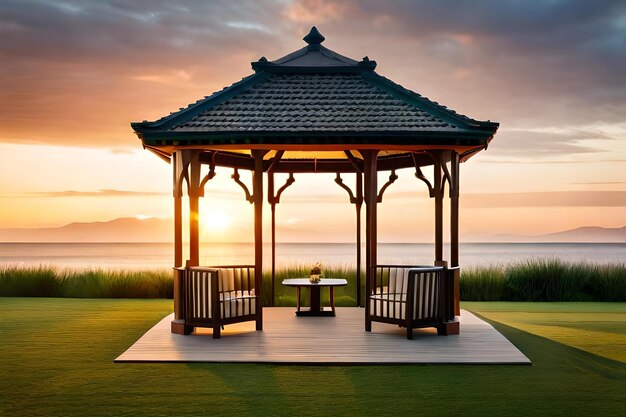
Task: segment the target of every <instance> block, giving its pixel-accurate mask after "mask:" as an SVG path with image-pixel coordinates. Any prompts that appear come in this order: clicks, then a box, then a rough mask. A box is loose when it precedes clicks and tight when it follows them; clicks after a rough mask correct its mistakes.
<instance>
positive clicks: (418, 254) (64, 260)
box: [0, 243, 626, 269]
mask: <svg viewBox="0 0 626 417" xmlns="http://www.w3.org/2000/svg"><path fill="white" fill-rule="evenodd" d="M378 251H379V255H378V261H379V263H380V264H383V263H391V264H432V261H433V251H434V249H433V245H432V244H425V243H424V244H422V243H417V244H412V243H406V244H404V243H402V244H392V243H382V244H379V246H378ZM446 253H447V248H446ZM270 256H271V255H270V248H269V246H267V245H266V247H265V267H266V268H267V267H269V266H270V265H271V264H270V260H271V258H270ZM533 258H557V259H560V260H563V261H566V262H581V261H584V262H590V263H620V264H623V263H625V262H626V243H466V244H462V245H461V266H464V267H471V266H478V265H493V264H501V265H506V264H509V263H512V262H518V261H523V260H526V259H533ZM200 261H201V264H202V265H220V264H221V265H226V264H249V263H253V261H254V246H253V244H252V243H219V244H204V245H203V246H202V247H201V253H200ZM316 261H320V262H322V263H323V264H324V265H328V266H331V265H337V266H343V265H348V266H353V265H355V264H356V246H355V245H353V244H350V243H282V244H277V247H276V263H277V266H279V267H280V266H289V265H302V264H304V265H308V264H311V263H313V262H316ZM364 261H365V253H364V252H363V262H364ZM40 264H43V265H51V266H56V267H60V268H80V269H83V268H104V269H121V268H125V269H133V268H150V269H163V268H170V267H171V266H172V264H173V246H172V245H171V244H167V243H0V265H40Z"/></svg>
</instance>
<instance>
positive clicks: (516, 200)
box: [461, 191, 626, 209]
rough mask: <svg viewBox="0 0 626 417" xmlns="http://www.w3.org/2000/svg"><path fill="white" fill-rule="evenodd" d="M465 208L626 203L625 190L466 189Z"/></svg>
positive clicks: (585, 205) (579, 205) (601, 205)
mask: <svg viewBox="0 0 626 417" xmlns="http://www.w3.org/2000/svg"><path fill="white" fill-rule="evenodd" d="M461 200H462V205H463V207H464V208H467V209H470V208H514V207H626V191H551V192H530V193H466V194H463V195H462V197H461Z"/></svg>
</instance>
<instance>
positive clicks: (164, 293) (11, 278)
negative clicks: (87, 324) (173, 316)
mask: <svg viewBox="0 0 626 417" xmlns="http://www.w3.org/2000/svg"><path fill="white" fill-rule="evenodd" d="M173 287H174V283H173V277H172V273H171V272H169V271H166V270H164V271H133V270H120V271H109V270H104V269H92V270H61V269H57V268H54V267H50V266H37V267H18V266H11V267H2V268H0V296H2V297H68V298H172V297H173V294H174V291H173Z"/></svg>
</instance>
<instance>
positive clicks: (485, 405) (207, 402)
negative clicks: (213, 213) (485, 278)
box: [0, 298, 626, 416]
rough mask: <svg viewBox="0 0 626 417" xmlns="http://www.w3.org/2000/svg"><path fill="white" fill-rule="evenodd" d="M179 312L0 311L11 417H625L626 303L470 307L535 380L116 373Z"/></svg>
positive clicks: (320, 370) (306, 370) (408, 369)
mask: <svg viewBox="0 0 626 417" xmlns="http://www.w3.org/2000/svg"><path fill="white" fill-rule="evenodd" d="M171 305H172V303H171V301H167V300H119V299H118V300H108V299H99V300H85V299H82V300H81V299H36V298H0V335H1V339H0V373H1V375H2V378H0V414H3V415H7V416H17V415H46V416H48V415H50V416H52V415H64V416H65V415H88V416H98V415H106V416H111V415H114V416H120V415H130V416H136V415H150V416H158V415H193V416H197V415H231V416H243V415H265V416H278V415H290V416H293V415H456V416H494V415H495V416H498V415H503V416H527V415H536V416H544V415H551V416H552V415H563V416H574V415H576V416H580V415H589V416H618V415H625V414H626V364H625V363H624V356H623V355H624V354H623V349H622V348H620V346H623V343H624V334H626V324H625V323H626V304H624V303H614V304H609V303H586V304H585V303H581V304H579V303H575V304H566V303H546V304H533V303H465V304H464V307H465V308H468V309H470V310H472V311H475V312H477V313H478V314H480V315H481V316H483V317H485V318H487V319H488V320H490V321H491V322H492V323H493V324H494V325H495V326H496V327H497V328H498V329H499V330H500V331H501V332H503V333H504V334H505V335H506V336H507V337H508V338H509V340H511V341H512V342H513V343H514V344H515V345H517V346H518V347H519V348H520V349H521V350H522V351H523V352H524V353H525V354H526V355H527V356H528V357H529V358H530V359H531V360H532V361H533V364H534V365H533V366H495V365H491V366H478V365H464V366H452V365H432V366H419V365H418V366H336V367H324V366H275V365H254V364H249V365H234V364H114V363H113V362H112V361H113V359H114V358H115V357H116V356H117V355H119V354H120V353H121V352H123V351H124V350H125V349H126V348H127V347H128V346H130V345H131V344H132V343H133V342H134V341H135V340H136V339H137V338H138V337H139V336H140V335H141V334H142V333H143V332H144V331H145V330H147V329H148V328H149V327H150V326H152V325H153V324H154V323H156V322H157V321H158V320H160V319H161V318H162V317H163V316H164V315H166V314H168V313H169V312H170V311H171ZM580 335H582V336H584V337H583V339H582V341H580V342H579V337H578V336H580ZM596 337H597V338H598V340H600V341H601V342H600V343H592V342H593V340H594V339H595V338H596ZM320 348H321V349H322V348H323V340H321V339H320ZM382 354H384V352H381V355H382ZM609 358H613V359H609Z"/></svg>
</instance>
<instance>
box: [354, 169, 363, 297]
mask: <svg viewBox="0 0 626 417" xmlns="http://www.w3.org/2000/svg"><path fill="white" fill-rule="evenodd" d="M355 206H356V303H357V305H358V306H359V307H363V302H362V301H361V207H362V206H363V174H361V173H360V172H357V173H356V204H355Z"/></svg>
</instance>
